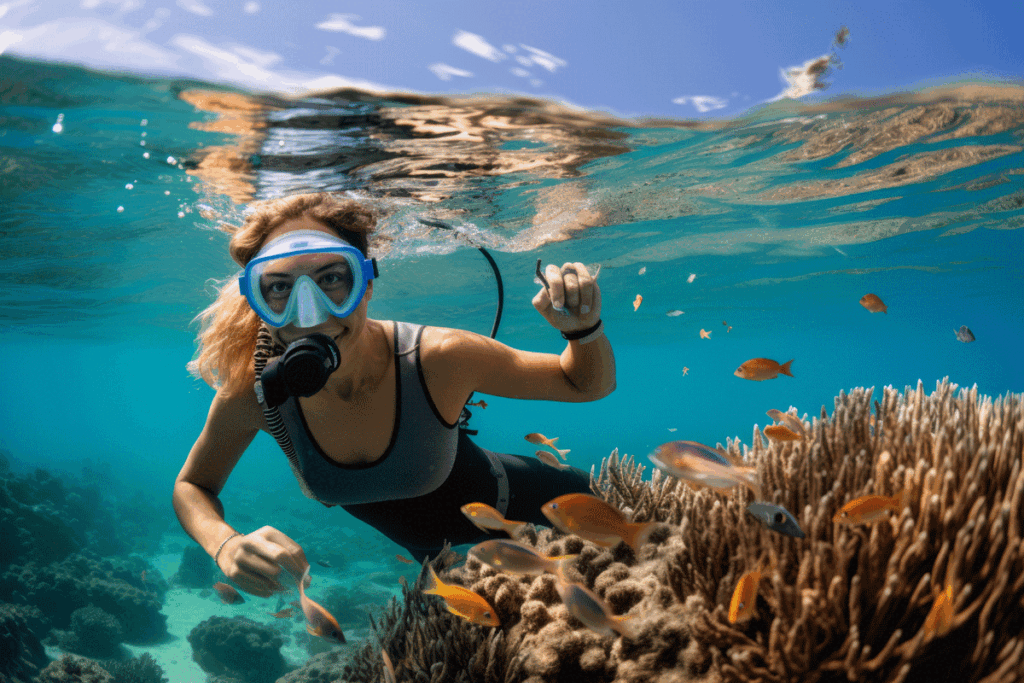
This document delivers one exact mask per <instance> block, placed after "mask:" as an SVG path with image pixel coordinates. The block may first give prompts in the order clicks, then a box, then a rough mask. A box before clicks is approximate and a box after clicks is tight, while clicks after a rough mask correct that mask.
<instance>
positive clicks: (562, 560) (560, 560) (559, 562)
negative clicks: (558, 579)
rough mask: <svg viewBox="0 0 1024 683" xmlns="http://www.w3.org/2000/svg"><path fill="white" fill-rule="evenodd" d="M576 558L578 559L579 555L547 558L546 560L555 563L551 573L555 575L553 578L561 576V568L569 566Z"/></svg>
mask: <svg viewBox="0 0 1024 683" xmlns="http://www.w3.org/2000/svg"><path fill="white" fill-rule="evenodd" d="M577 557H579V554H576V555H559V556H558V557H549V558H548V559H549V560H551V561H552V562H554V563H555V571H554V572H552V573H553V574H555V576H558V575H559V574H563V572H564V570H563V569H562V566H563V565H566V564H569V563H570V562H572V561H573V560H575V559H576V558H577ZM563 575H564V574H563Z"/></svg>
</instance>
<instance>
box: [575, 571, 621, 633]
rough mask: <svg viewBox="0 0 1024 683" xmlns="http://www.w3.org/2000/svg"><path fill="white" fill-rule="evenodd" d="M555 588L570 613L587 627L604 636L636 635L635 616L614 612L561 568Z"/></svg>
mask: <svg viewBox="0 0 1024 683" xmlns="http://www.w3.org/2000/svg"><path fill="white" fill-rule="evenodd" d="M555 577H556V579H555V589H556V590H558V595H559V596H561V598H562V602H563V603H565V607H566V609H567V610H569V614H571V615H573V616H574V617H576V618H577V619H579V620H580V621H582V622H583V625H584V626H586V627H587V628H589V629H591V630H592V631H595V632H597V633H600V634H601V635H603V636H612V637H614V636H615V634H616V633H617V634H619V635H623V636H626V637H627V638H635V637H636V628H635V627H634V625H633V624H632V623H631V622H632V621H633V619H634V617H631V616H627V615H621V616H618V615H615V614H612V611H611V608H610V607H609V606H608V605H607V604H606V603H605V602H604V601H603V600H602V599H601V598H600V597H598V596H597V594H595V593H594V592H593V591H591V590H589V589H588V588H585V587H583V586H581V585H579V584H578V583H573V582H571V581H569V580H568V579H566V578H565V576H564V575H563V574H562V572H561V570H559V571H558V572H557V573H556V574H555Z"/></svg>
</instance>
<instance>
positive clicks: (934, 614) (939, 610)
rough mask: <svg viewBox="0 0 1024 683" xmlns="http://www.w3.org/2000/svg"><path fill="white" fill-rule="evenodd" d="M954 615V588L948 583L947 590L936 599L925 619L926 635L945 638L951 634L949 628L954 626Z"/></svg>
mask: <svg viewBox="0 0 1024 683" xmlns="http://www.w3.org/2000/svg"><path fill="white" fill-rule="evenodd" d="M953 615H954V609H953V586H952V585H951V584H948V583H947V584H946V589H945V590H944V591H942V592H941V593H939V594H938V595H937V596H936V597H935V602H933V603H932V608H931V610H929V612H928V616H927V617H925V618H924V633H925V635H926V636H927V635H929V634H934V635H936V636H944V635H946V634H947V633H949V628H950V626H952V625H953Z"/></svg>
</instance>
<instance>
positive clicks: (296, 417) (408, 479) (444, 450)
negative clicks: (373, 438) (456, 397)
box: [279, 322, 459, 505]
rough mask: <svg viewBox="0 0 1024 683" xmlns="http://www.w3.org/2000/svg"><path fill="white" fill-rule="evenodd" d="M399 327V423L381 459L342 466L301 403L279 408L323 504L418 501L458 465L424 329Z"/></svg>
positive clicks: (454, 434)
mask: <svg viewBox="0 0 1024 683" xmlns="http://www.w3.org/2000/svg"><path fill="white" fill-rule="evenodd" d="M394 325H395V385H396V386H395V425H394V429H393V431H392V432H391V442H390V443H389V444H388V447H387V449H385V451H384V455H382V456H381V457H380V458H379V459H377V460H376V461H374V462H372V463H367V464H365V465H341V464H339V463H336V462H334V461H333V460H331V459H330V458H328V457H327V455H326V454H324V452H323V451H322V450H321V449H320V447H319V446H318V445H317V443H316V441H315V440H314V438H313V435H312V434H311V433H310V431H309V426H308V425H307V424H306V418H305V416H304V415H303V414H302V408H301V407H300V406H299V402H298V399H297V398H295V397H290V398H289V399H288V400H287V401H285V402H284V403H283V404H282V405H281V406H280V408H279V410H280V413H281V419H282V421H283V422H284V426H285V429H287V431H288V436H289V437H290V438H291V441H292V445H293V446H294V447H295V454H296V456H297V460H298V467H297V471H296V473H295V474H296V476H298V477H300V478H301V479H302V482H303V483H304V484H305V487H306V488H308V489H309V491H310V492H311V493H312V494H313V495H314V496H316V498H317V499H319V500H320V501H321V502H323V503H328V504H334V505H355V504H357V503H377V502H380V501H385V500H396V499H400V498H414V497H416V496H422V495H424V494H427V493H430V492H431V491H433V490H434V489H436V488H437V487H438V486H440V485H441V484H443V483H444V480H445V479H447V478H448V474H449V473H450V472H451V471H452V465H453V464H454V463H455V453H456V450H457V446H458V440H459V430H458V424H453V425H449V424H447V423H446V422H445V421H444V418H443V417H441V414H440V413H439V412H438V411H437V406H435V405H434V402H433V400H431V398H430V394H429V393H428V392H427V385H426V382H425V380H424V378H423V368H422V367H421V366H420V348H419V344H420V337H421V336H422V334H423V326H422V325H412V324H410V323H401V322H396V323H394Z"/></svg>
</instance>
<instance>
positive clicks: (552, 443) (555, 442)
mask: <svg viewBox="0 0 1024 683" xmlns="http://www.w3.org/2000/svg"><path fill="white" fill-rule="evenodd" d="M560 438H561V437H559V436H556V437H555V438H553V439H548V445H549V446H551V447H552V448H555V445H556V444H557V443H558V440H559V439H560ZM555 450H556V451H557V450H558V449H557V448H555Z"/></svg>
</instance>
